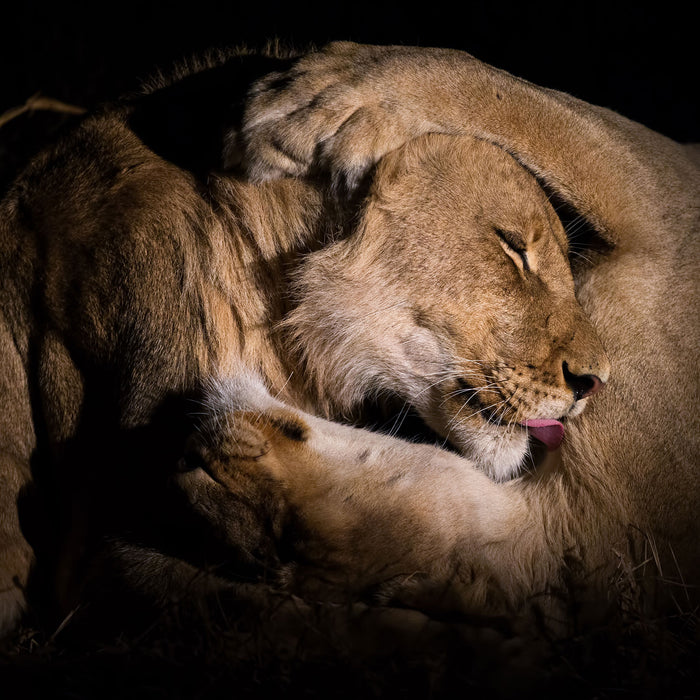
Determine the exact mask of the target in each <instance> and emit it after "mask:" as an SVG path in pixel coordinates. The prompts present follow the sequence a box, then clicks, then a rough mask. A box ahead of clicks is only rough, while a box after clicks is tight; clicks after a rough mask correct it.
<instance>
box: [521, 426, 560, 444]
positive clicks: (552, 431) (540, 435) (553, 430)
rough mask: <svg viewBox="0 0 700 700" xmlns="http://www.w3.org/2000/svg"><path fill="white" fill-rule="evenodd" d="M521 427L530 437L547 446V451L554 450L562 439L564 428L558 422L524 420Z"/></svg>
mask: <svg viewBox="0 0 700 700" xmlns="http://www.w3.org/2000/svg"><path fill="white" fill-rule="evenodd" d="M521 425H524V426H525V427H526V428H527V429H528V432H529V433H530V435H532V437H534V438H537V439H538V440H539V441H540V442H543V443H544V444H545V445H547V449H548V450H556V449H557V447H559V445H561V441H562V440H563V439H564V426H563V425H562V424H561V423H560V422H559V421H558V420H526V421H523V422H522V423H521Z"/></svg>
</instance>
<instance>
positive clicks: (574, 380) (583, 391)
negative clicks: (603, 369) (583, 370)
mask: <svg viewBox="0 0 700 700" xmlns="http://www.w3.org/2000/svg"><path fill="white" fill-rule="evenodd" d="M562 370H563V372H564V381H565V382H566V383H567V385H568V386H569V388H570V389H571V390H572V391H573V392H574V400H575V401H580V400H581V399H585V398H586V397H588V396H592V395H593V394H596V393H597V392H599V391H600V390H601V389H602V388H603V382H602V381H601V379H600V377H597V376H596V375H595V374H574V373H573V372H572V371H571V370H570V369H569V365H568V364H567V363H566V362H564V364H563V365H562Z"/></svg>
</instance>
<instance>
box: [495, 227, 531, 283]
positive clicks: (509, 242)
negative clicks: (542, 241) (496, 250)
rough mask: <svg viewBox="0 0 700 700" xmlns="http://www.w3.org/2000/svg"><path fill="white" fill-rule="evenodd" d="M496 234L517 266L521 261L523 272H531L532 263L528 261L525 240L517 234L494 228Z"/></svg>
mask: <svg viewBox="0 0 700 700" xmlns="http://www.w3.org/2000/svg"><path fill="white" fill-rule="evenodd" d="M494 232H495V233H496V235H497V236H498V239H499V241H500V242H501V245H502V246H503V249H504V250H505V251H506V253H507V255H508V257H509V258H511V259H512V260H513V261H514V262H515V263H516V264H517V263H518V261H519V262H520V263H521V264H522V266H523V270H525V272H530V262H529V261H528V259H527V249H526V248H525V243H524V241H523V239H522V238H521V237H520V236H519V235H518V234H517V233H513V232H512V231H504V230H503V229H500V228H494Z"/></svg>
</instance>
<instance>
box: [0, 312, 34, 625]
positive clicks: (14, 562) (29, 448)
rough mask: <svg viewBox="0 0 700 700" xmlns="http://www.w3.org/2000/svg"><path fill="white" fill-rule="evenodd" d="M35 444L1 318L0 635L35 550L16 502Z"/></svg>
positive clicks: (17, 613)
mask: <svg viewBox="0 0 700 700" xmlns="http://www.w3.org/2000/svg"><path fill="white" fill-rule="evenodd" d="M34 446H35V436H34V429H33V423H32V413H31V406H30V398H29V386H28V381H27V374H26V370H25V367H24V363H23V362H22V358H21V356H20V353H19V350H18V348H17V346H16V342H15V338H14V337H13V335H12V333H11V331H10V329H9V328H8V325H7V323H6V322H5V319H4V318H2V317H0V637H3V636H5V635H6V634H8V633H10V632H11V631H12V630H13V629H14V628H15V626H16V625H17V623H18V621H19V619H20V617H21V615H22V613H23V611H24V609H25V606H26V598H25V590H26V585H27V581H28V579H29V572H30V569H31V566H32V562H33V554H32V549H31V547H30V545H29V543H28V542H27V540H26V538H25V537H24V535H23V533H22V528H21V525H20V517H19V507H18V506H19V500H20V498H21V496H22V494H23V492H24V490H25V489H26V488H27V487H28V486H29V484H30V482H31V473H30V458H31V454H32V452H33V450H34Z"/></svg>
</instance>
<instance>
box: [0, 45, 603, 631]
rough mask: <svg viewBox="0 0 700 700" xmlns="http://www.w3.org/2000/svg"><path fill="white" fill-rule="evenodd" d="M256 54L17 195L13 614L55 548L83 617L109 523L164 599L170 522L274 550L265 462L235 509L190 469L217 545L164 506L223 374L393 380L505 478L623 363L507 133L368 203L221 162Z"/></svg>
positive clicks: (384, 180) (6, 499) (302, 387)
mask: <svg viewBox="0 0 700 700" xmlns="http://www.w3.org/2000/svg"><path fill="white" fill-rule="evenodd" d="M246 61H248V62H250V61H252V62H253V65H255V66H258V68H259V64H258V63H256V61H259V59H257V58H255V57H248V58H247V59H241V58H240V57H236V58H233V59H231V61H229V62H226V63H223V64H221V65H218V66H214V67H212V68H210V69H208V70H203V71H201V72H200V73H198V74H194V75H190V76H188V77H185V78H184V79H182V80H181V81H179V82H175V83H173V84H168V85H164V86H162V87H161V88H160V89H157V90H156V91H155V92H152V93H150V94H147V95H145V96H143V97H142V98H140V99H134V100H130V101H127V102H125V103H123V104H119V105H116V106H113V107H109V108H105V109H104V110H101V111H100V112H98V113H96V114H93V115H91V116H88V117H86V118H85V119H84V120H83V121H82V122H81V124H80V125H79V126H78V127H77V128H75V129H74V130H73V131H71V132H69V133H68V134H67V135H65V136H64V137H63V138H62V139H61V140H60V141H59V142H58V143H57V144H56V145H55V146H54V147H52V148H50V149H49V150H47V151H46V152H45V153H43V154H42V155H40V156H39V157H38V158H36V159H35V160H34V161H33V162H32V163H31V164H30V165H29V166H28V168H27V169H26V170H25V171H24V172H23V173H22V174H21V175H20V176H19V178H18V179H17V180H16V181H15V183H14V184H13V186H12V188H11V190H10V191H9V193H8V194H7V196H6V197H5V199H4V200H3V202H2V204H1V205H0V260H2V265H3V270H4V271H5V272H4V275H3V278H2V283H1V286H0V314H1V315H0V335H1V342H0V351H1V352H2V362H1V363H0V386H1V387H2V391H1V393H0V396H1V397H2V402H3V403H2V412H1V417H0V479H2V484H3V485H2V489H0V498H1V499H2V503H1V510H0V513H2V520H0V526H1V530H0V535H1V537H0V577H1V579H0V591H1V595H2V598H1V599H0V601H1V604H0V629H2V630H3V631H7V630H8V629H10V628H11V627H12V625H13V624H14V623H15V622H16V620H17V617H18V615H19V613H20V612H21V610H22V609H23V607H24V605H25V589H26V587H27V583H28V581H29V573H30V567H31V566H32V563H33V559H34V556H35V554H36V555H37V567H38V573H39V574H41V575H43V576H44V577H46V578H47V579H48V580H53V579H54V578H57V579H58V584H57V588H58V594H57V595H58V597H59V600H58V606H59V607H62V608H63V609H64V610H67V609H70V608H71V607H72V606H73V605H74V604H75V601H76V599H77V597H78V596H79V592H80V586H79V584H80V581H81V577H82V575H83V573H84V571H86V570H88V571H91V572H94V567H91V564H90V562H91V561H92V555H93V554H94V553H95V552H99V550H100V548H101V546H102V541H103V539H104V538H105V536H107V535H109V536H110V538H112V537H114V536H121V537H123V536H124V534H125V533H130V536H131V537H133V538H134V539H135V540H137V541H138V543H139V544H140V545H143V546H144V554H143V555H142V556H141V557H140V559H139V555H138V552H136V554H134V552H135V551H136V550H132V551H131V552H130V554H129V556H130V557H131V559H130V560H129V561H133V562H134V563H133V572H136V573H134V574H133V576H131V577H130V575H129V572H127V574H126V578H128V579H129V578H130V580H131V581H134V580H136V579H139V583H140V585H142V586H144V587H150V588H151V589H152V590H156V591H158V595H160V596H162V597H164V598H167V597H168V596H169V591H170V589H169V588H168V585H167V584H168V580H169V583H170V584H171V585H172V586H177V585H178V575H177V574H173V573H172V572H173V568H169V569H168V570H167V571H168V574H167V575H166V574H163V573H162V571H159V569H158V567H157V566H155V565H154V557H153V552H154V551H155V552H157V551H159V549H160V548H161V545H162V544H163V539H166V540H168V528H169V527H170V525H169V523H172V522H174V523H175V524H174V525H173V528H176V530H175V534H178V533H179V534H181V535H182V538H181V540H180V541H179V542H177V541H176V542H175V553H176V554H178V553H180V552H179V551H178V547H177V545H178V544H179V545H180V546H181V547H182V548H183V549H187V545H186V542H185V540H188V541H189V543H190V544H189V549H190V553H191V554H192V556H193V557H195V561H196V562H198V563H202V564H203V563H206V558H205V556H204V554H203V552H204V551H205V550H206V548H207V546H208V545H207V539H206V537H205V534H207V535H209V536H211V538H213V539H216V537H217V536H218V537H219V539H221V540H223V541H224V543H225V544H227V545H230V547H231V548H237V549H236V552H237V554H236V555H231V553H230V551H231V550H230V549H229V550H228V556H229V557H231V556H232V557H233V559H235V560H236V561H235V562H234V573H235V572H236V571H238V572H239V573H240V569H236V566H239V567H248V568H247V569H246V572H247V573H250V572H249V569H250V568H252V569H253V572H255V571H256V568H255V567H256V566H257V567H260V562H259V560H260V559H263V558H264V557H265V556H267V555H268V554H269V552H270V551H271V552H272V555H274V550H275V547H276V545H277V540H276V537H277V536H278V534H279V533H278V531H277V530H278V528H277V525H276V524H275V523H276V522H277V521H276V520H274V519H273V520H272V521H269V520H268V519H267V518H266V517H265V513H266V512H267V509H269V508H271V507H272V506H271V505H270V504H273V505H274V502H275V498H276V496H275V492H274V489H272V486H271V487H270V488H271V490H270V491H266V490H265V489H264V488H263V489H257V490H256V488H255V487H251V488H250V489H248V490H246V486H247V485H248V484H249V483H250V480H248V481H246V480H245V479H243V478H242V479H241V481H240V482H239V484H238V487H237V488H238V496H239V498H238V499H237V500H236V505H235V508H227V505H228V504H229V502H230V498H229V496H230V492H231V491H230V489H224V490H223V493H221V492H220V491H216V490H215V489H214V490H212V489H211V488H210V486H211V485H210V484H205V485H204V486H203V487H202V486H201V484H198V483H195V484H194V485H193V486H192V489H190V482H188V481H187V479H186V478H185V477H183V478H182V479H181V480H180V483H182V484H184V485H185V486H186V487H187V489H186V493H187V496H188V497H190V498H192V499H193V500H194V501H195V507H194V508H193V509H192V510H193V511H194V512H195V515H196V514H199V515H201V516H203V521H204V522H205V525H206V527H205V528H204V531H205V534H202V535H201V539H197V538H196V537H194V538H193V534H192V530H191V529H189V528H188V527H185V526H184V525H183V524H182V522H183V520H184V519H186V517H187V514H186V513H183V512H182V511H180V510H177V508H175V513H174V514H173V513H172V512H171V511H170V506H169V505H167V506H166V502H167V501H168V499H167V494H166V489H165V485H166V483H167V477H168V469H169V466H168V465H169V464H174V463H175V460H174V459H173V460H172V462H169V461H168V460H169V457H165V458H163V456H162V454H161V453H164V452H165V453H166V455H171V454H172V455H175V454H176V453H177V451H178V449H179V448H178V439H177V438H178V435H177V434H175V435H173V432H175V431H174V426H175V425H176V423H175V422H172V421H171V418H172V416H178V415H182V412H183V411H184V412H187V410H189V411H190V412H196V410H197V409H196V404H194V403H190V404H189V405H188V407H186V408H185V409H182V408H181V407H180V405H179V401H178V399H181V398H185V399H186V398H188V397H189V396H190V395H192V394H193V393H195V394H196V391H197V389H198V387H199V386H200V385H202V384H206V383H207V381H208V380H209V379H210V378H212V377H216V376H221V375H234V376H235V375H236V374H239V373H243V372H249V371H254V372H256V373H257V374H258V375H259V376H261V377H262V379H263V381H264V382H265V384H266V386H267V388H268V390H270V391H271V392H273V393H274V394H275V395H276V396H277V398H278V400H280V401H284V402H285V403H286V404H287V405H289V406H290V407H296V408H303V409H305V410H307V411H309V412H311V413H318V414H320V415H322V416H325V417H330V418H333V417H339V416H341V415H343V414H344V413H347V412H352V411H353V410H354V409H355V408H357V406H358V405H359V404H360V403H361V402H362V401H363V400H364V399H366V398H367V397H368V396H372V395H375V394H379V393H383V392H388V393H390V394H392V395H394V396H398V397H400V399H402V400H403V401H406V402H409V403H410V404H411V405H413V406H415V407H416V409H417V410H418V411H419V412H420V413H421V414H422V415H423V417H424V418H425V420H426V421H427V422H428V423H429V424H430V425H432V426H433V427H434V428H435V429H436V430H437V431H438V432H440V433H441V434H442V435H443V436H444V437H445V438H448V439H450V440H451V441H452V442H453V444H454V445H455V446H457V447H458V448H461V449H463V450H464V451H465V452H467V453H468V454H470V455H471V457H472V459H473V460H474V462H475V463H478V464H479V466H480V467H481V468H482V469H483V470H484V471H485V472H486V473H488V474H490V475H491V476H493V477H495V478H497V479H504V478H507V477H510V476H512V475H513V474H515V473H517V472H518V469H519V468H520V467H521V465H522V464H523V462H524V459H525V457H526V453H527V451H528V431H529V432H530V433H532V434H534V436H535V437H538V436H539V437H540V438H542V439H543V440H544V441H545V442H546V443H548V444H549V446H550V447H556V446H557V444H558V442H559V438H560V436H559V435H558V432H560V431H561V429H562V424H561V423H560V422H559V421H560V419H563V418H566V417H572V416H575V415H577V414H578V413H579V412H580V411H581V409H582V407H583V405H584V403H585V401H586V398H587V397H588V396H589V395H591V394H593V393H595V392H596V391H597V390H598V389H599V388H601V386H602V385H603V383H604V382H605V381H607V379H608V374H609V366H608V361H607V358H606V356H605V353H604V351H603V348H602V346H601V344H600V342H599V340H598V338H597V336H596V333H595V332H594V330H593V328H592V327H591V325H590V323H589V321H588V320H587V319H586V317H585V316H584V314H583V313H582V311H581V308H580V306H579V305H578V302H577V301H576V299H575V296H574V282H573V278H572V275H571V270H570V267H569V263H568V259H567V252H568V243H567V239H566V235H565V233H564V230H563V228H562V225H561V223H560V221H559V220H558V218H557V216H556V215H555V213H554V210H553V208H552V206H551V205H550V204H549V202H548V200H547V197H546V196H545V194H544V193H543V191H542V190H541V188H540V187H539V185H538V184H537V182H536V181H535V179H534V178H533V177H532V176H531V175H530V174H529V173H527V172H526V170H525V169H523V168H522V167H521V166H520V165H519V164H518V163H517V162H516V161H515V160H514V159H513V158H512V157H511V156H510V155H508V154H507V153H506V152H504V151H503V150H502V149H500V148H498V147H497V146H494V145H492V144H489V143H487V142H486V141H484V140H478V139H473V138H470V137H468V138H460V139H447V138H445V137H441V136H432V137H426V138H424V139H421V140H420V141H416V142H415V143H413V144H410V145H409V146H407V147H406V148H404V149H402V150H401V151H400V152H399V153H397V154H395V155H393V156H389V157H387V158H386V159H385V160H384V161H383V163H382V165H381V167H380V168H379V169H378V170H377V173H376V174H375V176H374V178H373V181H372V183H371V187H370V190H369V194H368V196H367V198H366V200H365V201H363V202H361V204H360V206H359V209H358V210H357V211H352V212H351V215H347V216H346V215H344V214H343V209H342V207H340V210H339V207H338V195H337V193H336V192H335V191H329V190H328V189H327V188H326V187H325V186H324V183H323V181H321V183H319V182H317V181H314V180H308V181H304V180H302V179H294V180H284V181H279V182H272V183H264V184H251V183H249V182H246V181H245V180H244V179H242V178H241V176H240V175H237V174H236V173H235V172H231V173H225V172H224V173H220V172H219V173H217V172H214V170H215V168H216V166H217V164H218V161H217V160H216V158H213V159H212V160H211V161H207V158H206V154H207V151H206V148H205V147H207V146H209V147H211V145H212V142H213V143H214V150H216V148H215V147H216V139H217V138H218V136H217V134H218V131H217V130H216V129H217V128H218V127H217V125H218V126H220V122H219V120H221V123H223V124H224V125H226V127H227V128H228V129H230V128H231V125H230V124H228V123H227V122H226V119H227V118H229V119H230V115H229V112H228V105H229V100H230V99H232V97H231V95H230V93H226V92H225V90H230V89H231V83H230V80H229V79H230V78H231V76H232V74H235V72H236V71H239V72H241V71H243V72H244V68H245V66H246V65H248V63H246ZM273 65H276V64H273ZM263 66H264V68H265V69H267V70H269V69H270V65H269V64H268V63H263ZM222 95H226V97H225V98H224V97H222ZM188 100H190V101H188ZM217 107H218V108H219V111H217ZM186 108H187V109H189V110H191V112H192V114H190V112H188V111H187V110H186ZM202 112H203V113H202ZM193 115H194V116H193ZM198 120H200V121H203V122H204V124H201V123H200V121H198ZM193 127H197V129H195V131H194V132H190V131H188V129H190V128H193ZM207 129H209V130H207ZM171 133H172V134H174V136H173V138H172V139H170V140H169V135H170V134H171ZM198 137H199V138H200V139H201V141H202V143H201V144H200V143H199V142H198V141H196V139H197V138H198ZM191 139H195V141H194V143H192V141H191ZM183 140H185V141H186V142H185V143H184V144H183V143H182V141H183ZM235 142H236V138H235V134H233V133H229V134H228V136H227V137H226V139H225V144H226V154H227V155H226V157H227V158H228V159H229V160H231V159H232V158H233V156H232V155H231V153H232V149H233V147H234V146H233V145H234V143H235ZM200 145H201V148H200V147H199V146H200ZM219 146H220V148H221V149H223V148H224V141H221V140H220V141H219ZM173 404H174V408H173V411H172V412H170V411H169V410H168V409H169V407H170V406H171V405H173ZM551 433H554V434H553V435H552V434H551ZM362 434H363V433H360V435H362ZM372 439H373V438H372ZM401 444H402V445H403V449H406V450H407V451H408V452H409V453H410V452H411V450H412V449H413V448H412V446H411V445H409V444H408V443H401ZM338 449H339V450H342V451H344V450H346V449H348V445H347V444H346V443H345V442H340V443H339V444H338ZM159 455H160V456H161V460H160V461H158V459H157V457H158V456H159ZM328 466H329V468H331V467H332V465H331V464H329V465H328ZM185 474H187V472H185ZM484 478H486V477H484ZM221 514H225V515H226V518H225V519H222V518H221ZM39 515H41V516H43V522H42V518H40V517H39ZM270 523H272V524H270ZM177 528H179V530H178V529H177ZM207 528H208V529H207ZM164 532H165V535H164ZM25 535H26V537H25ZM170 535H173V532H170ZM172 539H173V538H172V537H170V541H169V542H167V545H168V547H172V546H173V542H172ZM175 539H176V540H177V537H175ZM28 540H30V541H31V546H30V542H29V541H28ZM110 541H111V539H110ZM146 550H148V553H146ZM182 556H183V558H185V559H186V558H187V556H186V554H182ZM196 557H199V559H196ZM203 559H204V561H203ZM139 566H140V567H141V568H139ZM187 571H189V569H187ZM144 572H145V573H144ZM159 576H160V578H159ZM181 583H183V585H184V584H185V582H184V581H182V582H181ZM207 585H208V584H207Z"/></svg>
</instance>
